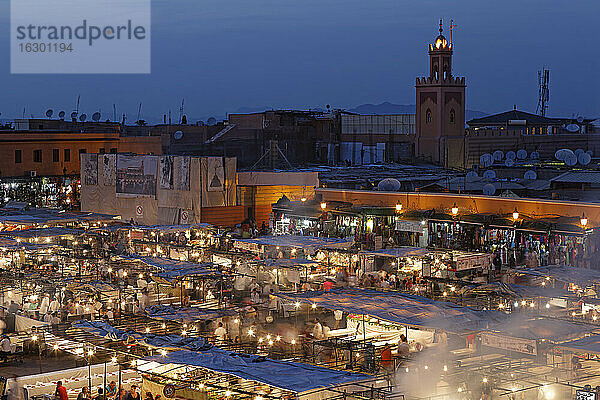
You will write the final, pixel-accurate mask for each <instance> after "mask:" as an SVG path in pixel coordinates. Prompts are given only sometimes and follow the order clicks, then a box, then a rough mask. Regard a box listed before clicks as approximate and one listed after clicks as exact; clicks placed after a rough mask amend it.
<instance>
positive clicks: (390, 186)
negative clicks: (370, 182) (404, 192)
mask: <svg viewBox="0 0 600 400" xmlns="http://www.w3.org/2000/svg"><path fill="white" fill-rule="evenodd" d="M401 187H402V185H401V184H400V181H398V179H394V178H385V179H383V180H382V181H380V182H379V183H378V184H377V190H381V191H383V192H397V191H398V190H400V188H401Z"/></svg>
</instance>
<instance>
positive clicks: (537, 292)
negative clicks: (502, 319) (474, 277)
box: [464, 282, 573, 298]
mask: <svg viewBox="0 0 600 400" xmlns="http://www.w3.org/2000/svg"><path fill="white" fill-rule="evenodd" d="M489 292H495V293H497V294H499V295H505V296H511V297H513V298H533V297H547V298H567V297H573V294H572V293H571V292H569V291H567V290H563V289H561V288H553V287H549V286H524V285H515V284H510V283H499V282H494V283H487V284H484V285H479V286H475V287H472V288H468V289H467V290H465V291H464V293H465V294H468V293H489Z"/></svg>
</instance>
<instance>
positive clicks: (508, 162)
mask: <svg viewBox="0 0 600 400" xmlns="http://www.w3.org/2000/svg"><path fill="white" fill-rule="evenodd" d="M504 165H505V166H507V167H512V166H513V165H515V159H514V158H507V159H506V161H504Z"/></svg>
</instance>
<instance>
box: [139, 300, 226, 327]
mask: <svg viewBox="0 0 600 400" xmlns="http://www.w3.org/2000/svg"><path fill="white" fill-rule="evenodd" d="M145 311H146V314H148V316H149V317H150V318H153V319H160V320H167V321H178V322H185V323H188V322H195V321H204V320H209V319H217V318H220V317H223V316H226V315H230V316H233V315H237V314H238V313H237V312H236V311H234V310H218V309H207V308H198V307H175V306H169V305H160V304H159V305H154V306H149V307H146V310H145Z"/></svg>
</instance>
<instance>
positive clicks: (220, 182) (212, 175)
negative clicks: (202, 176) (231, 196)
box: [206, 157, 225, 192]
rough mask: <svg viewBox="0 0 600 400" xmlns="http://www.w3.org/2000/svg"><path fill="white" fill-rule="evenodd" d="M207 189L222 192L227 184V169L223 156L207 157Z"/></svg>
mask: <svg viewBox="0 0 600 400" xmlns="http://www.w3.org/2000/svg"><path fill="white" fill-rule="evenodd" d="M206 176H207V181H206V190H208V191H209V192H222V191H223V186H224V185H225V169H224V168H223V158H222V157H208V159H207V174H206Z"/></svg>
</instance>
